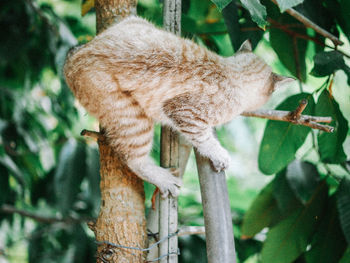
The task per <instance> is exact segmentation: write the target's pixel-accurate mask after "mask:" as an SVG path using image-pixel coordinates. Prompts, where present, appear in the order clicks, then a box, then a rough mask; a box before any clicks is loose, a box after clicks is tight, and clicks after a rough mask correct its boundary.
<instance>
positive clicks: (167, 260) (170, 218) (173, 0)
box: [159, 0, 181, 263]
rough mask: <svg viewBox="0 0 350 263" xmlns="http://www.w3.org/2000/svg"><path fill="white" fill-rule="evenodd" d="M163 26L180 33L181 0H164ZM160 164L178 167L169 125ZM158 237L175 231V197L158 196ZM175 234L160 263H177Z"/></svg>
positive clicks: (176, 140) (164, 130) (175, 140)
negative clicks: (163, 197)
mask: <svg viewBox="0 0 350 263" xmlns="http://www.w3.org/2000/svg"><path fill="white" fill-rule="evenodd" d="M163 26H164V28H165V30H167V31H170V32H172V33H174V34H176V35H180V34H181V0H164V4H163ZM161 166H162V167H164V168H178V167H179V134H178V133H177V132H175V131H173V130H171V128H169V127H162V133H161ZM159 200H160V201H159V239H162V238H165V237H167V236H169V235H170V234H172V233H175V232H176V231H177V219H178V214H177V207H178V204H177V198H173V197H167V198H165V199H162V198H159ZM177 252H178V239H177V236H176V235H175V236H173V237H172V238H170V239H168V240H166V241H165V242H163V243H161V244H160V245H159V257H163V256H164V257H163V258H161V259H160V261H159V262H161V263H177V262H178V257H177ZM165 255H168V256H165Z"/></svg>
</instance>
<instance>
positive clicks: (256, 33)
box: [222, 1, 264, 51]
mask: <svg viewBox="0 0 350 263" xmlns="http://www.w3.org/2000/svg"><path fill="white" fill-rule="evenodd" d="M238 9H239V8H238V6H237V3H236V1H232V2H231V3H230V4H229V5H228V6H226V7H225V8H224V9H223V10H222V16H223V17H224V21H225V24H226V26H227V31H228V33H229V36H230V39H231V43H232V46H233V49H234V50H235V51H237V50H238V49H239V48H240V46H241V45H242V43H243V42H244V41H245V40H247V39H249V40H250V41H251V43H252V47H253V49H254V48H255V47H256V46H257V44H258V42H259V41H260V39H261V38H262V36H263V34H264V31H262V30H242V28H254V27H256V25H255V23H254V22H253V21H252V20H251V17H250V14H249V12H248V11H247V10H245V9H242V10H240V11H239V10H238Z"/></svg>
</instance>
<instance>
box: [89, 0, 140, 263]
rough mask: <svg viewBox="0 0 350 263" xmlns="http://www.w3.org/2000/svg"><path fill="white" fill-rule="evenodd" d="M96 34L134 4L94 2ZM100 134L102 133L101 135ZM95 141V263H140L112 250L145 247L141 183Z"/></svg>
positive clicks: (134, 254) (130, 253)
mask: <svg viewBox="0 0 350 263" xmlns="http://www.w3.org/2000/svg"><path fill="white" fill-rule="evenodd" d="M95 8H96V27H97V32H98V33H99V32H101V31H103V30H104V29H105V28H107V27H108V26H109V25H110V24H111V23H113V22H117V21H119V20H120V19H121V18H123V17H126V16H128V15H129V14H136V1H135V0H95ZM101 134H103V132H101ZM101 138H102V139H99V141H98V144H99V149H100V162H101V170H100V174H101V183H100V188H101V208H100V213H99V216H98V219H97V221H96V224H94V225H92V226H91V225H90V227H91V228H92V229H93V231H94V233H95V236H96V241H97V242H99V243H98V247H97V262H98V263H102V262H104V263H106V262H113V263H122V262H133V263H137V262H139V263H141V262H144V259H145V253H144V252H142V251H139V250H134V249H125V248H117V247H113V246H111V245H109V244H106V242H110V243H113V244H117V245H123V246H127V247H138V248H145V247H147V233H146V220H145V206H144V202H145V196H144V189H143V181H142V180H141V179H140V178H139V177H137V176H136V175H135V174H133V173H132V172H131V171H130V170H129V168H128V167H127V166H126V165H125V164H123V162H122V161H121V160H120V159H119V158H118V157H117V156H116V154H115V153H114V152H113V151H112V149H111V148H110V147H109V145H108V144H107V143H106V142H105V140H104V139H103V136H101Z"/></svg>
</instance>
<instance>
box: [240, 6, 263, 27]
mask: <svg viewBox="0 0 350 263" xmlns="http://www.w3.org/2000/svg"><path fill="white" fill-rule="evenodd" d="M241 3H242V5H243V7H244V8H245V9H247V10H248V11H249V13H250V15H251V17H252V20H253V21H254V22H255V23H257V24H258V26H259V27H261V28H263V29H265V26H266V24H267V21H266V15H267V14H266V8H265V6H263V5H262V4H261V3H260V0H241Z"/></svg>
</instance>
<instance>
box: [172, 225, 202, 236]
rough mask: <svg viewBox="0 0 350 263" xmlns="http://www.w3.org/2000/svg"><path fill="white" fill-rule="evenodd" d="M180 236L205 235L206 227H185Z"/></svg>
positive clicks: (180, 231) (181, 229)
mask: <svg viewBox="0 0 350 263" xmlns="http://www.w3.org/2000/svg"><path fill="white" fill-rule="evenodd" d="M177 235H178V236H179V237H180V236H188V235H205V227H204V226H184V227H181V228H180V229H179V233H178V234H177Z"/></svg>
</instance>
